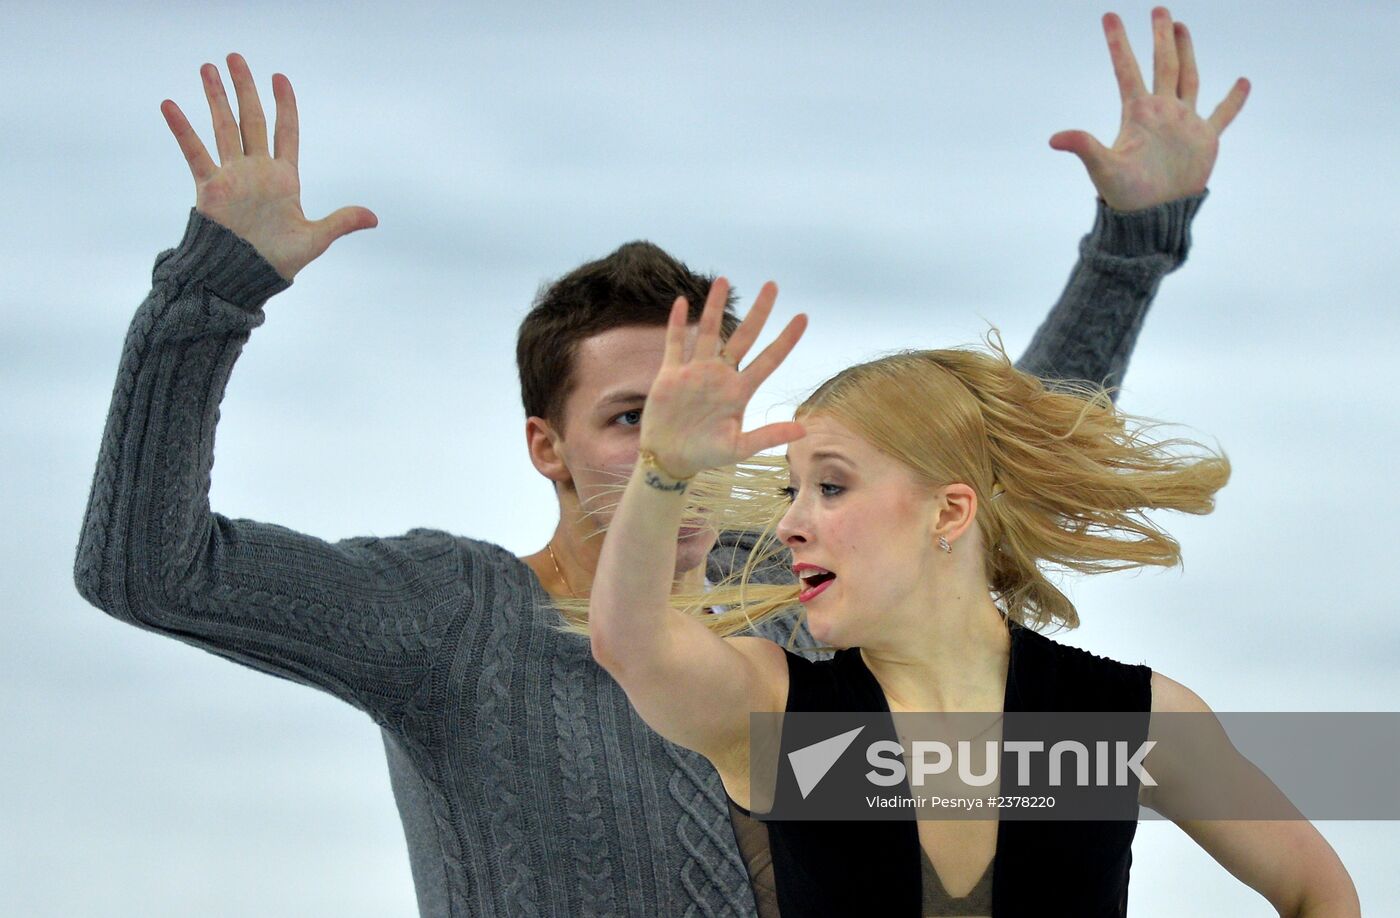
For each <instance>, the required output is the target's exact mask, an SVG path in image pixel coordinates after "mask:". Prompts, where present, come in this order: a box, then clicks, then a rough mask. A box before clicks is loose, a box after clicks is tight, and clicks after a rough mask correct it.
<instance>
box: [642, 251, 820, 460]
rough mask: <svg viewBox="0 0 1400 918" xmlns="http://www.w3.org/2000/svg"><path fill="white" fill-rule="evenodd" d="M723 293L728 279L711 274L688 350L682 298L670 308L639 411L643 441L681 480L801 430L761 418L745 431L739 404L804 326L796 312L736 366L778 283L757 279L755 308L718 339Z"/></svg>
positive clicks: (765, 317)
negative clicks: (657, 366) (657, 363)
mask: <svg viewBox="0 0 1400 918" xmlns="http://www.w3.org/2000/svg"><path fill="white" fill-rule="evenodd" d="M728 297H729V282H728V281H727V280H725V279H724V278H722V277H720V278H716V279H715V281H714V283H712V284H711V285H710V295H709V297H708V298H707V299H706V300H705V309H704V311H703V312H702V313H701V315H700V327H699V330H698V334H697V336H696V339H695V349H694V351H693V352H692V353H690V354H688V355H687V354H686V352H685V351H686V348H685V339H686V316H687V314H688V313H689V306H688V304H687V303H686V299H685V297H677V299H676V302H675V303H674V304H673V305H672V306H671V318H670V322H669V323H668V324H667V326H666V353H665V356H664V357H663V358H662V362H661V370H660V372H659V373H657V375H656V379H655V380H654V381H653V382H652V384H651V391H650V392H649V393H648V394H647V401H646V405H645V408H644V410H643V411H642V432H641V446H642V447H643V448H646V449H650V450H652V451H653V452H654V453H655V454H656V458H657V462H658V463H660V465H661V467H662V469H664V470H665V471H666V472H669V473H670V474H672V475H675V476H677V477H680V478H686V477H689V476H691V475H694V474H695V473H696V472H699V471H702V470H704V469H708V468H715V467H719V466H725V465H732V464H734V463H736V462H739V461H740V460H743V459H747V458H748V457H749V456H752V455H753V454H755V453H758V452H762V451H763V450H765V449H771V448H773V447H775V446H780V445H782V444H783V443H787V442H789V441H791V440H797V439H800V438H801V437H802V436H804V434H805V433H806V432H805V431H804V430H803V429H802V425H801V424H799V423H797V422H796V421H781V422H778V423H775V424H767V425H765V426H763V427H760V428H758V429H757V430H751V431H749V432H748V433H745V432H744V430H743V426H744V409H745V408H746V407H747V406H748V403H749V399H750V398H752V397H753V394H754V392H755V391H756V390H757V389H758V387H759V386H760V385H761V384H762V383H763V381H764V380H765V379H767V378H768V377H769V375H771V374H772V372H773V371H774V370H776V369H777V368H778V365H779V364H781V363H782V362H783V360H784V359H785V358H786V357H787V355H788V353H789V352H790V351H791V350H792V348H793V346H794V345H795V344H797V339H798V338H800V337H802V332H803V330H804V329H805V328H806V327H807V316H806V314H805V313H800V312H799V313H798V314H797V315H795V316H793V318H792V320H791V321H790V322H788V324H787V327H786V328H784V329H783V330H782V332H781V333H780V334H779V335H778V337H777V339H776V340H774V341H773V342H772V343H771V344H769V345H768V347H766V348H764V350H763V352H762V353H761V354H759V355H758V356H757V357H755V358H754V360H753V361H752V362H751V363H750V364H749V365H748V366H747V367H745V368H744V369H743V370H740V369H739V364H740V363H741V362H742V361H743V359H744V355H745V354H746V353H748V350H749V348H750V347H752V346H753V343H754V341H755V340H757V338H758V335H759V332H761V331H762V330H763V323H764V322H766V321H767V320H768V315H769V313H770V312H771V311H772V309H773V301H774V300H776V299H777V298H778V286H777V285H776V284H774V283H773V282H772V281H769V282H768V283H766V284H764V285H763V289H762V290H760V291H759V292H758V297H757V298H756V299H755V300H754V303H753V308H751V309H750V310H749V314H748V315H747V316H745V317H744V321H743V322H741V323H740V324H739V327H738V328H736V329H735V330H734V333H733V334H732V335H730V336H729V341H728V343H724V342H721V341H720V337H719V333H720V320H721V318H722V316H723V313H724V304H725V302H726V301H727V300H728Z"/></svg>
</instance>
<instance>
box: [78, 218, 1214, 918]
mask: <svg viewBox="0 0 1400 918" xmlns="http://www.w3.org/2000/svg"><path fill="white" fill-rule="evenodd" d="M1203 199H1204V194H1202V195H1200V196H1196V197H1193V198H1186V199H1182V200H1180V201H1175V202H1172V203H1170V204H1166V205H1162V206H1160V207H1157V208H1154V209H1152V210H1148V211H1141V212H1136V213H1133V214H1117V213H1114V212H1113V211H1110V210H1109V209H1107V208H1106V207H1105V206H1104V205H1103V204H1102V203H1100V204H1099V209H1098V215H1097V219H1096V221H1095V224H1094V229H1093V231H1092V232H1091V233H1090V234H1089V235H1088V236H1086V237H1085V238H1084V240H1083V242H1082V243H1081V245H1080V260H1079V263H1078V264H1077V265H1076V266H1075V268H1074V271H1073V273H1072V274H1071V275H1070V279H1069V284H1068V286H1067V287H1066V289H1065V292H1064V294H1063V296H1062V297H1061V299H1060V301H1059V303H1057V304H1056V306H1055V307H1054V309H1053V310H1052V311H1051V313H1050V316H1049V318H1047V320H1046V321H1045V323H1044V324H1043V325H1042V326H1041V328H1040V330H1039V331H1038V332H1037V334H1036V336H1035V338H1034V340H1033V341H1032V343H1031V346H1030V348H1029V350H1028V351H1027V353H1026V354H1025V355H1024V356H1023V357H1022V358H1021V361H1020V363H1019V366H1021V367H1022V368H1023V369H1026V370H1029V371H1030V372H1034V373H1038V374H1040V375H1041V376H1044V377H1047V378H1079V379H1091V380H1094V381H1106V382H1108V383H1109V384H1113V383H1116V382H1118V381H1119V380H1120V379H1121V377H1122V374H1123V372H1124V370H1125V368H1126V366H1127V362H1128V356H1129V354H1130V353H1131V351H1132V348H1133V343H1134V341H1135V340H1136V337H1137V334H1138V330H1139V328H1140V327H1141V324H1142V320H1143V316H1144V315H1145V313H1146V311H1147V306H1148V304H1149V302H1150V301H1151V298H1152V296H1153V294H1154V293H1155V291H1156V288H1157V285H1158V283H1159V282H1160V280H1161V278H1162V276H1163V275H1164V274H1166V273H1167V272H1168V271H1171V270H1172V269H1173V268H1175V267H1176V266H1177V265H1179V264H1180V263H1181V262H1182V260H1183V259H1184V258H1185V255H1186V251H1187V249H1188V247H1189V241H1190V234H1189V229H1190V222H1191V218H1192V216H1193V215H1194V213H1195V211H1196V208H1197V207H1198V206H1199V205H1200V203H1201V201H1202V200H1203ZM286 286H287V282H286V281H284V280H282V279H281V278H280V277H279V276H278V275H277V273H276V272H275V271H274V270H273V268H272V266H271V265H269V264H268V263H267V262H266V261H265V260H263V259H262V258H261V257H260V256H259V255H258V254H257V252H256V251H255V250H254V249H253V247H252V246H251V245H249V244H248V243H247V242H246V241H244V240H243V239H240V238H239V237H238V236H236V235H234V234H233V233H232V232H230V231H229V230H227V229H225V228H224V227H222V226H220V225H219V224H217V223H214V222H212V221H210V220H207V219H205V218H204V217H203V216H201V215H199V214H198V213H197V212H193V211H192V212H191V214H190V220H189V225H188V228H187V229H186V231H185V236H184V238H183V239H182V240H181V242H180V244H179V246H178V247H176V248H175V249H172V250H168V251H165V252H162V253H161V254H160V255H159V256H158V257H157V259H156V264H155V271H154V274H153V284H152V288H151V292H150V294H149V295H148V296H147V297H146V299H145V301H144V302H143V303H142V304H141V306H140V308H138V309H137V311H136V315H135V317H134V318H133V320H132V322H131V326H130V329H129V331H128V332H127V336H126V342H125V344H124V346H123V349H122V355H121V365H120V367H119V369H118V371H117V381H116V387H115V390H114V392H113V395H112V404H111V410H110V413H109V414H108V417H107V425H106V429H105V430H104V432H103V435H102V443H101V449H100V452H99V455H98V460H97V470H96V474H95V475H94V478H93V484H92V493H91V496H90V498H89V501H88V506H87V512H86V516H85V518H84V520H83V526H82V534H81V541H80V543H79V545H78V551H77V559H76V563H75V566H74V578H75V581H76V583H77V587H78V590H79V591H80V592H81V593H82V595H83V596H84V597H86V598H87V600H88V601H89V602H91V603H92V604H94V605H95V606H97V607H99V608H101V609H103V610H104V611H106V612H107V613H109V614H111V615H113V616H116V617H117V618H120V619H122V620H123V621H127V622H130V623H132V624H134V625H137V626H139V627H142V628H146V629H149V630H152V631H158V632H161V633H163V634H167V635H170V636H171V637H174V638H178V639H179V640H181V641H184V642H186V643H188V644H193V645H195V646H197V647H201V648H203V649H205V650H207V651H209V652H211V653H215V654H218V655H219V656H222V657H226V658H227V659H230V660H233V661H235V662H238V663H241V664H243V665H245V666H251V667H253V668H255V669H258V670H261V671H263V672H267V673H271V674H273V675H277V676H281V677H283V678H286V679H291V680H293V681H295V682H300V683H303V684H305V685H311V686H315V687H317V688H320V689H324V690H325V691H328V692H330V693H331V694H333V695H335V696H336V697H338V698H341V699H344V700H345V701H347V702H349V703H350V704H352V705H354V706H355V707H357V708H359V709H360V710H362V711H364V712H365V713H367V714H368V715H369V716H370V717H371V718H372V719H373V720H374V722H375V723H376V724H378V725H379V727H380V730H381V732H382V735H383V738H384V747H385V750H386V752H387V754H388V760H389V768H390V774H391V778H392V782H393V788H394V794H395V797H396V799H397V802H398V807H399V811H400V813H401V815H402V817H403V823H404V831H405V834H406V836H407V839H408V847H409V854H410V862H411V865H412V869H413V878H414V882H415V884H416V887H417V892H418V905H419V909H420V911H421V913H422V914H423V915H425V916H453V918H465V916H468V915H472V916H482V915H635V916H645V918H657V916H680V915H735V916H740V915H742V916H753V915H754V900H753V896H752V893H751V892H750V887H749V877H748V874H747V871H746V869H745V865H744V861H743V860H742V858H741V856H740V853H739V850H738V848H737V845H736V842H735V835H734V829H733V826H732V825H731V822H730V817H729V814H728V810H727V807H726V803H725V795H724V790H723V788H722V787H721V785H720V783H719V779H718V776H717V775H716V774H715V771H714V769H713V768H711V767H710V765H709V764H708V763H707V762H706V761H705V760H704V759H703V758H701V757H700V756H698V755H696V754H694V753H692V752H689V751H687V750H685V749H682V748H680V747H677V746H674V745H672V744H670V743H668V742H666V741H664V740H662V739H660V738H659V737H657V736H656V735H655V734H654V733H652V731H651V730H650V729H649V728H647V726H646V725H645V724H643V723H642V722H641V721H640V720H639V719H638V718H637V716H636V715H635V714H634V713H633V711H632V709H631V707H630V706H629V705H628V703H627V698H626V696H624V695H623V693H622V691H621V690H620V689H619V688H618V687H617V684H616V683H614V682H613V681H612V679H611V678H609V676H608V675H607V673H605V672H604V671H603V670H602V669H600V668H599V667H598V666H597V665H596V664H595V663H594V662H593V658H592V655H591V653H590V651H589V646H588V642H587V640H586V639H584V638H581V637H577V636H572V635H567V634H563V633H561V632H559V631H557V630H555V629H553V628H551V627H550V624H551V621H550V619H551V615H550V614H549V612H548V609H547V606H548V597H547V595H546V594H545V592H544V590H543V589H542V587H541V586H540V583H539V581H538V580H537V579H536V578H535V576H534V573H533V572H532V571H531V570H530V568H529V567H527V566H526V565H525V564H524V562H522V561H521V560H520V559H519V558H518V557H516V556H515V555H514V554H512V553H511V552H509V551H507V550H506V549H504V548H502V547H500V546H498V545H495V544H493V543H491V542H487V541H482V540H479V539H475V538H469V537H466V536H456V535H452V534H449V533H446V532H442V531H438V530H431V529H413V530H410V531H409V532H407V533H405V534H404V535H401V536H395V537H393V538H378V537H373V536H370V537H361V538H349V539H342V540H340V541H338V542H327V541H323V540H322V539H319V538H316V537H314V536H310V535H304V534H302V533H298V532H293V531H291V530H289V529H286V528H284V527H282V526H276V525H273V524H270V523H259V522H254V521H252V520H245V519H229V518H228V517H225V516H223V515H221V514H219V513H214V512H211V510H210V507H209V474H210V470H211V467H212V465H213V461H214V428H215V425H216V423H217V421H218V418H219V402H220V400H221V399H222V398H223V394H224V388H225V386H226V385H227V383H228V378H229V373H230V372H231V371H232V369H233V365H234V362H235V361H236V360H237V359H238V355H239V353H240V351H241V350H242V348H243V345H244V343H245V342H246V341H247V340H248V336H249V334H250V333H251V331H252V330H253V329H254V328H256V327H257V326H259V325H261V324H262V322H263V319H264V312H263V304H264V303H265V301H266V300H267V299H268V298H269V297H270V296H272V295H273V294H275V293H277V292H278V291H280V290H282V289H284V288H285V287H286ZM935 345H936V342H932V341H931V342H929V346H935ZM852 356H853V357H855V356H857V355H852ZM751 547H752V543H751V541H749V540H747V539H745V538H729V539H726V540H724V541H722V542H721V543H720V544H718V545H717V546H716V547H715V549H714V551H713V552H712V553H711V555H710V557H709V561H708V564H707V572H708V574H709V576H710V579H711V580H718V579H719V578H720V577H723V576H724V575H725V574H726V573H727V572H728V570H729V569H730V568H731V567H732V565H734V564H742V563H743V561H744V558H745V556H746V552H747V551H748V550H749V549H750V548H751ZM779 560H780V561H781V558H780V559H779ZM763 577H764V578H765V579H767V580H768V581H769V582H779V581H786V580H787V579H789V578H790V577H791V574H790V573H789V572H788V570H787V568H786V566H785V565H783V564H777V565H775V566H773V567H771V568H769V569H768V570H766V571H765V572H764V573H763ZM537 604H543V605H544V606H545V609H543V610H537V609H536V605H537ZM766 633H767V634H768V635H769V636H770V637H774V638H777V639H783V638H784V637H786V631H785V629H784V625H783V623H781V622H776V623H773V625H772V626H771V627H770V628H769V629H768V630H767V631H766ZM802 642H803V643H805V644H808V645H810V638H809V637H807V636H806V635H805V634H804V635H803V641H802Z"/></svg>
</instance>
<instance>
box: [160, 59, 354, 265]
mask: <svg viewBox="0 0 1400 918" xmlns="http://www.w3.org/2000/svg"><path fill="white" fill-rule="evenodd" d="M228 71H229V76H230V77H231V78H232V79H233V88H234V92H235V93H236V94H237V96H238V114H239V119H240V120H235V119H234V116H233V110H232V109H231V108H230V107H229V102H228V96H227V95H225V93H224V85H223V81H222V80H220V78H219V68H217V67H215V66H214V65H213V64H205V65H204V66H202V67H200V68H199V74H200V76H201V77H202V78H203V81H204V96H205V98H206V99H208V100H209V114H210V116H211V117H212V119H213V122H214V143H215V146H216V148H217V149H218V152H219V163H218V165H215V164H214V160H213V159H212V158H210V156H209V151H208V150H206V149H205V147H204V144H203V143H202V142H201V141H200V139H199V135H198V134H196V133H195V132H194V129H193V128H192V127H190V122H189V120H188V119H187V118H186V117H185V114H184V112H182V111H180V107H179V106H178V105H176V104H175V103H174V102H172V101H170V100H169V99H166V100H165V101H164V102H162V103H161V105H160V110H161V114H163V115H165V123H166V124H168V125H170V132H171V133H172V134H174V135H175V140H176V142H178V143H179V144H180V151H181V152H182V153H184V154H185V161H186V162H188V163H189V166H190V173H191V174H192V175H193V176H194V184H195V209H196V210H198V211H199V212H200V213H201V214H203V215H204V216H206V217H208V218H209V219H211V220H214V221H215V222H217V223H220V224H222V225H224V226H226V227H228V228H229V229H231V230H233V231H234V232H235V233H237V234H238V235H239V236H242V237H243V238H244V239H246V240H248V242H250V243H252V245H253V247H254V248H256V249H257V250H258V254H260V255H262V257H263V258H266V259H267V260H268V262H269V263H270V264H271V265H272V266H273V267H274V268H276V269H277V273H278V274H281V275H282V276H283V277H285V278H286V279H288V280H291V279H292V278H293V277H294V276H295V275H296V273H297V272H298V271H300V270H301V269H302V268H304V267H306V266H307V265H308V264H310V263H311V262H312V261H314V260H315V259H316V258H317V257H318V256H320V254H321V253H322V252H324V251H325V250H326V249H327V248H328V247H329V246H330V244H331V243H332V242H334V241H335V240H337V239H339V238H340V237H341V236H344V235H345V234H346V233H352V232H354V231H355V230H361V229H368V228H370V227H372V226H377V225H378V224H379V218H378V217H376V216H375V215H374V214H373V213H372V212H371V211H370V210H368V209H366V208H364V207H342V208H341V209H340V210H337V211H336V212H335V213H333V214H331V215H330V216H328V217H323V218H322V219H320V220H308V219H306V216H305V215H304V214H303V213H302V211H301V181H300V179H299V178H298V177H297V139H298V132H297V101H296V97H295V96H294V95H292V84H291V82H290V81H289V80H288V79H287V78H286V77H285V76H283V75H282V74H280V73H274V74H273V75H272V95H273V97H274V98H275V99H276V100H277V125H276V130H275V132H274V135H273V142H274V146H275V149H274V150H273V151H272V153H271V154H269V152H268V147H267V119H266V118H265V117H264V116H263V110H262V103H260V102H259V101H258V90H257V87H256V86H255V85H254V84H253V75H252V73H251V72H249V70H248V64H247V63H246V62H245V61H244V60H243V57H242V56H241V55H239V54H230V55H229V56H228Z"/></svg>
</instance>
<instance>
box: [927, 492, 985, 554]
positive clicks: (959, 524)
mask: <svg viewBox="0 0 1400 918" xmlns="http://www.w3.org/2000/svg"><path fill="white" fill-rule="evenodd" d="M935 510H936V513H937V518H936V521H935V524H934V535H935V537H937V536H942V537H943V538H945V539H947V540H948V541H949V542H950V543H952V542H956V541H957V539H958V538H959V537H960V536H961V535H962V534H963V533H964V532H966V531H967V529H968V527H969V526H971V525H972V524H973V522H974V521H976V519H977V492H976V491H974V490H973V489H972V487H971V486H970V485H965V484H963V483H962V482H954V483H953V484H950V485H944V486H943V488H942V489H941V490H940V494H939V496H938V498H937V501H936V503H935Z"/></svg>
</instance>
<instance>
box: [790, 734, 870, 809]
mask: <svg viewBox="0 0 1400 918" xmlns="http://www.w3.org/2000/svg"><path fill="white" fill-rule="evenodd" d="M864 729H865V728H864V727H856V728H855V729H854V730H848V731H846V732H845V733H840V734H837V735H836V736H833V737H830V738H829V739H824V740H822V741H821V742H819V743H813V744H812V745H810V746H803V747H802V748H801V749H796V750H793V751H792V752H789V753H788V762H789V763H791V765H792V773H793V775H794V776H796V778H797V789H798V790H799V791H801V792H802V799H803V800H806V799H807V795H808V794H810V793H811V792H812V791H813V789H815V788H816V786H817V784H818V783H819V782H820V781H821V779H822V778H824V777H826V773H827V772H829V771H831V767H832V766H833V765H835V764H836V762H837V760H838V759H840V758H841V754H842V753H844V752H845V751H846V750H847V749H849V748H851V743H854V742H855V741H856V736H858V735H859V734H860V731H862V730H864Z"/></svg>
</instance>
